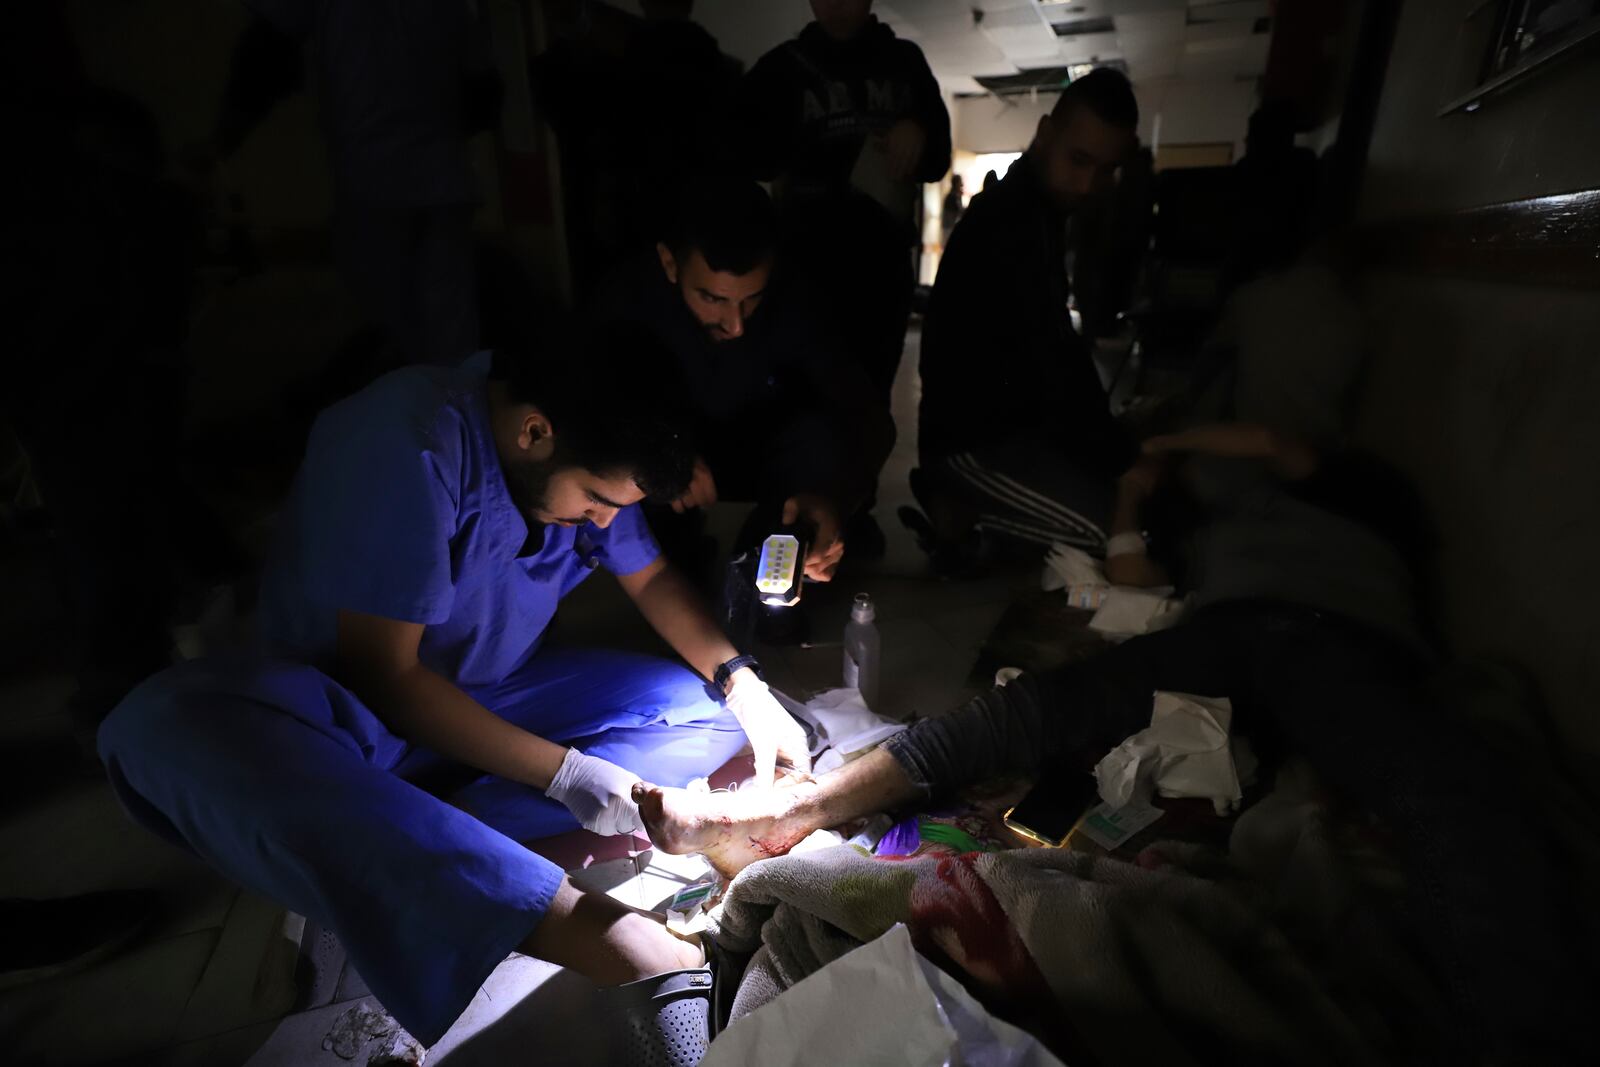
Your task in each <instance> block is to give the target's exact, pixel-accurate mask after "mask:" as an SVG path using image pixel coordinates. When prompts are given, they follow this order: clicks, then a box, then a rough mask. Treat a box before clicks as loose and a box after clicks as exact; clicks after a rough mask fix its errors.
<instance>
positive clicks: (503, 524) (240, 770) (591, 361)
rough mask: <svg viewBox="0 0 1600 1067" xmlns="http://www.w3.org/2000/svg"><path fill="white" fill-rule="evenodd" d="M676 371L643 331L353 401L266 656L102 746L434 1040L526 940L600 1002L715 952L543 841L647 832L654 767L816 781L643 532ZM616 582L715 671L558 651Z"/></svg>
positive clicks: (220, 857)
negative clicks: (593, 988) (642, 789)
mask: <svg viewBox="0 0 1600 1067" xmlns="http://www.w3.org/2000/svg"><path fill="white" fill-rule="evenodd" d="M659 363H660V361H659V360H654V361H652V360H651V359H650V358H649V356H648V355H647V354H646V353H645V352H643V351H642V348H641V345H640V344H639V343H638V342H637V341H634V340H632V339H627V340H625V341H617V340H602V341H600V342H598V343H592V344H590V345H589V346H587V349H586V350H585V351H576V350H574V349H573V348H571V347H569V346H550V347H547V348H545V349H543V350H540V351H538V352H537V353H534V352H514V351H498V352H496V353H495V355H494V358H493V361H492V363H491V361H490V359H489V358H488V354H487V353H483V354H480V355H479V356H478V357H475V358H474V359H473V360H470V361H468V363H467V364H465V365H464V366H462V367H457V368H421V367H413V368H406V369H404V370H400V371H396V372H394V373H392V374H390V375H388V376H387V377H385V378H382V379H380V380H379V381H377V382H376V383H374V384H373V385H372V386H370V387H368V388H367V389H365V390H363V391H362V392H360V393H358V394H356V395H355V396H353V397H351V398H349V399H348V400H345V401H343V402H341V403H340V404H338V405H335V406H334V407H333V408H330V409H329V410H328V411H326V412H324V413H323V415H322V416H321V418H320V419H319V420H318V422H317V425H316V426H315V428H314V429H313V431H312V434H311V437H310V441H309V443H308V446H307V451H306V458H305V462H304V464H303V465H302V468H301V471H300V474H299V477H298V478H297V480H296V484H295V488H294V490H293V491H292V494H291V497H290V500H289V502H288V504H287V506H286V509H285V513H284V516H283V519H282V524H281V544H280V551H279V552H278V553H277V556H276V559H275V561H274V562H273V564H272V566H271V568H270V570H269V572H268V576H267V579H266V581H265V583H264V588H263V597H262V603H261V610H260V615H261V622H262V628H263V630H264V631H265V633H266V635H267V636H268V637H269V639H270V644H271V654H270V655H269V656H249V657H235V658H227V659H214V660H209V661H208V660H201V661H195V662H191V663H187V664H184V665H182V666H180V667H176V668H173V669H172V670H169V671H166V672H164V673H162V674H160V675H157V676H156V677H155V678H152V679H151V680H149V681H148V682H146V683H145V684H144V685H142V686H140V687H139V688H138V689H136V690H134V692H133V693H132V694H131V695H130V696H129V697H128V698H127V699H126V700H125V701H124V702H123V703H122V704H121V705H120V706H119V707H118V708H117V709H116V710H115V711H113V712H112V714H111V716H110V717H109V718H108V719H107V721H106V725H105V726H104V727H103V728H102V730H101V732H100V738H99V744H100V751H101V755H102V758H103V759H104V761H105V764H106V767H107V770H108V773H109V774H110V777H111V780H112V782H113V784H114V786H115V788H116V790H117V792H118V794H119V796H120V798H121V799H122V801H123V803H124V804H125V806H126V807H127V808H128V810H129V812H130V813H131V814H132V815H133V816H134V817H135V818H136V819H137V820H138V821H139V822H141V823H143V824H144V825H146V826H148V827H150V828H151V829H153V830H155V831H156V832H157V833H159V834H161V835H162V836H163V837H166V838H167V839H169V840H172V841H174V842H175V843H178V844H180V845H183V846H186V847H188V848H190V849H192V850H193V851H194V852H196V853H197V854H199V855H200V856H202V857H203V858H205V859H206V860H207V861H208V862H210V863H212V864H214V865H215V866H216V867H218V868H219V869H221V870H222V871H223V872H225V873H226V874H227V875H228V876H230V877H231V878H233V879H235V880H236V881H238V882H240V883H242V884H244V885H246V886H249V887H251V888H252V889H254V890H256V891H258V892H260V893H262V894H264V895H267V896H269V897H272V898H273V899H276V900H279V901H282V902H283V903H284V904H286V905H287V906H289V907H291V908H293V909H294V910H296V911H298V912H301V913H303V914H306V915H309V916H313V917H316V918H317V919H319V920H320V921H322V922H324V923H325V924H327V925H328V926H330V927H332V928H333V929H334V930H335V931H336V932H337V933H338V935H339V937H340V939H341V940H342V941H343V942H344V944H345V945H346V947H347V948H348V950H349V951H350V954H351V957H352V959H353V960H354V961H355V962H356V965H357V966H358V967H359V969H360V971H361V974H362V975H363V976H364V977H366V978H367V979H368V981H369V982H370V983H371V985H372V988H373V991H374V992H375V993H376V994H377V995H378V996H379V998H380V999H381V1000H382V1001H383V1003H384V1005H385V1006H386V1007H387V1008H389V1009H390V1010H391V1011H392V1012H393V1013H394V1014H395V1016H396V1018H398V1019H399V1020H400V1022H401V1023H402V1024H403V1025H404V1026H405V1027H406V1028H407V1029H408V1030H410V1031H411V1033H412V1034H413V1035H414V1036H416V1037H417V1038H419V1039H420V1040H422V1041H423V1042H424V1043H432V1042H433V1041H436V1040H437V1039H438V1038H439V1037H440V1036H441V1035H442V1034H443V1032H444V1031H445V1029H447V1028H448V1026H449V1025H450V1023H451V1022H452V1021H453V1020H454V1019H455V1017H456V1015H458V1014H459V1013H460V1012H461V1010H462V1009H464V1008H465V1006H466V1005H467V1003H468V1002H469V1001H470V1000H471V999H472V996H473V994H474V993H475V992H476V991H477V989H478V987H479V986H480V985H481V984H482V982H483V980H484V979H485V978H486V977H487V976H488V974H489V972H490V971H491V970H493V969H494V967H495V966H496V965H498V964H499V962H500V961H501V960H502V959H503V958H504V957H505V956H506V955H507V954H508V953H510V952H512V951H519V952H523V953H527V954H530V955H534V956H538V957H540V958H543V959H547V960H551V961H553V962H556V963H559V964H562V965H564V966H570V967H573V968H575V969H577V970H578V971H580V972H581V973H583V974H585V975H587V976H588V977H590V978H591V979H592V980H594V981H596V982H597V983H600V984H615V983H622V982H629V981H634V980H639V979H643V978H645V977H648V976H652V975H657V974H660V973H661V972H664V971H671V970H675V969H679V968H683V967H692V966H694V965H695V964H696V963H697V962H698V958H699V956H698V950H691V949H690V947H689V946H687V945H685V944H683V943H682V942H678V941H677V940H676V939H674V938H673V937H672V936H671V935H669V934H668V933H667V932H666V931H665V930H664V929H663V928H661V927H660V926H659V925H658V924H656V923H654V922H652V921H650V920H649V919H647V918H645V917H643V916H640V915H637V914H635V913H632V912H630V911H628V910H627V909H625V908H622V907H621V906H620V905H617V904H616V903H615V902H613V901H610V900H609V899H608V898H605V897H603V896H600V895H591V894H586V893H581V892H579V891H578V890H577V889H576V888H575V887H573V886H572V885H571V884H570V883H569V882H568V881H567V880H566V878H565V877H564V875H563V873H562V871H561V870H560V868H558V867H556V866H555V865H554V864H551V863H550V862H549V861H547V860H545V859H543V858H542V857H539V856H537V855H536V854H534V853H533V852H530V851H528V850H527V849H525V848H524V847H523V846H522V845H521V844H520V842H524V841H527V840H529V839H532V838H538V837H544V836H548V835H550V834H554V833H559V832H561V831H564V830H568V829H572V828H575V827H577V826H579V825H582V826H584V827H586V828H588V829H589V830H592V831H594V832H596V833H600V834H623V833H629V832H631V831H634V830H636V829H638V828H639V826H640V818H639V812H638V809H637V807H636V806H635V803H634V801H633V799H632V797H631V795H630V794H631V791H632V789H633V787H634V786H635V785H636V784H637V783H638V782H639V781H640V780H641V779H645V780H650V779H651V776H652V775H653V774H662V775H664V776H670V778H671V779H672V780H673V781H674V784H679V785H683V784H687V783H688V782H689V781H690V780H691V779H692V778H695V777H699V776H703V775H706V774H709V773H711V772H712V771H714V770H716V769H717V768H718V767H719V766H721V765H722V764H723V763H724V762H726V761H727V760H728V759H730V758H731V757H732V756H734V755H735V754H736V753H737V752H738V751H739V750H740V749H741V748H742V747H743V746H744V744H745V742H746V740H747V739H748V741H749V742H750V744H751V745H752V747H753V748H754V749H755V752H756V757H757V762H758V771H757V779H758V782H761V783H763V784H767V783H770V782H771V781H772V777H773V769H774V765H775V764H782V765H784V766H786V767H792V768H793V769H795V770H798V771H801V772H803V771H805V770H807V769H808V766H809V761H808V758H807V751H806V743H805V737H804V732H803V730H802V729H801V728H800V726H799V725H798V723H796V722H795V720H794V719H792V718H791V717H790V716H789V715H788V714H787V712H785V711H784V710H783V709H782V707H781V706H780V705H779V704H778V703H777V701H776V700H775V699H774V698H773V696H772V695H771V694H770V693H769V692H768V690H767V687H766V685H765V683H763V682H762V680H761V678H760V677H759V675H758V673H757V667H756V664H755V661H754V660H753V659H752V658H750V657H748V656H741V655H739V653H738V650H737V649H735V648H734V647H733V646H732V645H731V644H730V643H729V642H728V641H727V639H726V638H725V637H724V636H723V634H722V633H721V631H720V630H719V629H718V628H717V626H716V624H715V623H714V622H713V620H712V619H711V617H710V616H709V615H708V613H707V612H706V610H705V609H704V608H703V607H702V606H701V604H700V603H699V601H698V600H697V598H696V597H695V595H694V594H693V592H692V591H691V589H690V587H689V586H688V584H687V583H686V582H685V581H684V580H683V579H682V578H681V577H680V576H679V575H678V574H677V573H676V572H675V571H674V570H673V569H672V568H671V567H669V566H668V565H667V564H666V563H665V561H664V560H662V559H661V558H660V556H659V552H658V550H657V548H656V545H655V542H654V541H653V540H652V538H651V536H650V534H649V531H648V530H647V529H646V528H645V525H644V521H643V518H642V517H641V515H640V512H639V507H638V505H639V503H640V502H641V501H642V500H643V499H645V497H646V496H647V495H654V496H657V497H660V498H666V499H674V498H676V497H678V496H681V495H682V493H683V492H684V490H685V487H686V486H687V485H688V483H689V479H690V473H691V470H692V465H693V451H692V449H691V448H690V447H689V444H688V437H687V434H686V432H685V430H684V427H683V425H682V422H681V419H680V412H681V410H682V408H681V406H680V405H677V404H675V403H673V402H672V393H671V392H670V391H669V390H667V389H664V388H663V387H662V386H661V384H660V382H659V378H660V375H659ZM593 368H604V370H605V373H606V384H605V387H604V388H601V387H600V386H599V385H597V383H596V382H595V381H594V380H593V376H592V373H591V371H592V369H593ZM600 567H604V568H605V569H606V570H608V571H610V572H611V573H612V574H614V575H615V576H616V578H617V581H618V582H619V583H620V584H621V586H622V587H623V589H624V590H625V591H626V592H627V593H628V595H629V597H630V598H631V599H632V600H633V602H634V604H635V605H636V606H637V607H638V609H639V611H640V612H641V613H642V614H643V615H644V616H645V618H646V619H647V620H648V621H649V622H650V624H651V625H652V626H653V627H654V628H655V630H656V631H657V632H658V633H660V634H661V636H662V637H663V638H665V639H666V641H667V642H668V644H670V645H671V646H672V647H673V649H674V650H675V651H677V652H678V654H679V655H680V656H681V657H683V660H684V661H685V662H686V663H687V664H688V665H689V668H692V669H685V667H683V666H681V665H680V664H678V663H674V662H669V661H665V660H658V659H654V658H651V657H647V656H637V655H628V654H623V653H617V652H608V651H603V650H596V649H576V648H568V647H560V646H553V645H551V644H550V643H549V642H548V641H547V640H546V630H547V628H548V626H549V623H550V622H551V620H552V618H553V617H554V614H555V611H556V608H557V605H558V603H559V601H560V599H561V598H562V596H564V595H565V594H566V593H568V592H569V591H571V590H572V589H573V588H575V587H576V586H577V585H578V584H580V583H581V582H582V581H583V580H584V579H586V578H587V577H588V575H589V573H590V572H591V571H592V570H595V569H597V568H600ZM706 679H710V680H711V685H709V686H708V685H707V684H706Z"/></svg>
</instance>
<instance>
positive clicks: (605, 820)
mask: <svg viewBox="0 0 1600 1067" xmlns="http://www.w3.org/2000/svg"><path fill="white" fill-rule="evenodd" d="M637 781H639V776H638V775H637V774H634V773H633V772H632V771H626V770H623V769H622V768H621V767H618V766H617V765H616V764H615V763H611V762H609V761H608V760H603V759H601V758H600V757H598V756H585V755H584V754H583V753H582V752H579V751H578V750H577V749H575V748H569V749H567V758H566V759H564V760H562V761H561V769H560V770H558V771H556V776H555V778H554V779H553V780H552V781H551V782H550V788H549V789H546V790H545V795H546V796H549V797H552V798H553V799H555V800H557V801H559V802H560V803H562V804H564V805H566V808H567V810H568V811H570V812H572V814H574V815H576V816H577V817H578V821H579V822H580V823H582V824H583V828H584V829H585V830H589V831H592V832H593V833H597V834H600V835H601V836H603V837H613V836H615V835H617V834H629V833H632V832H633V831H635V830H638V829H639V828H641V827H642V826H644V820H642V819H640V818H639V806H638V805H637V804H635V803H634V802H633V797H632V796H631V795H630V794H631V793H632V792H633V785H634V783H635V782H637Z"/></svg>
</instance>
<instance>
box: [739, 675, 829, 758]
mask: <svg viewBox="0 0 1600 1067" xmlns="http://www.w3.org/2000/svg"><path fill="white" fill-rule="evenodd" d="M728 710H729V711H731V712H733V717H734V718H735V719H738V720H739V725H740V726H741V727H743V729H744V735H745V737H747V738H749V739H750V747H751V748H752V749H754V750H755V754H756V785H758V786H761V787H767V786H770V785H772V782H773V779H774V777H775V776H776V773H777V769H778V768H779V767H782V768H783V769H784V770H785V771H788V772H791V773H799V774H802V775H805V774H810V773H811V754H810V752H809V750H808V749H807V748H806V731H805V728H804V727H802V726H801V725H800V724H799V723H798V722H797V721H795V717H794V716H793V715H790V714H789V713H788V712H787V711H785V710H784V707H783V705H782V704H780V703H778V698H777V697H775V696H773V695H772V690H770V689H768V688H767V683H766V682H763V681H762V680H761V679H760V678H758V677H757V676H756V672H755V671H752V670H751V669H750V668H748V667H746V668H745V669H743V670H741V671H735V672H734V675H733V678H732V679H731V681H730V684H729V687H728Z"/></svg>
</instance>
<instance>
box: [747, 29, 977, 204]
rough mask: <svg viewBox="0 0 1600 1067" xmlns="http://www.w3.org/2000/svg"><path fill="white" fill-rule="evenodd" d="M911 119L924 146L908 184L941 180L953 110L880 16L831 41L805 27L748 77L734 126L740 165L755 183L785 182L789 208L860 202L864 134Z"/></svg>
mask: <svg viewBox="0 0 1600 1067" xmlns="http://www.w3.org/2000/svg"><path fill="white" fill-rule="evenodd" d="M901 119H913V120H915V121H916V122H917V123H918V125H920V126H921V127H922V130H923V132H924V133H925V134H926V135H927V145H926V147H925V148H924V149H923V152H922V158H921V159H920V160H919V161H918V164H917V167H916V170H915V172H914V173H913V174H912V178H913V180H915V181H919V182H933V181H938V180H939V179H940V178H941V177H943V176H944V172H945V171H946V170H948V169H949V167H950V114H949V112H948V111H946V110H945V106H944V98H943V97H942V96H940V94H939V83H938V82H937V81H936V80H934V77H933V71H931V70H929V69H928V61H927V60H926V59H924V58H923V55H922V50H921V49H919V48H918V47H917V46H916V45H914V44H912V43H911V42H910V41H904V40H901V39H900V38H898V37H896V36H895V34H894V31H893V30H891V29H890V28H889V27H888V26H885V25H884V24H883V23H881V22H879V21H878V20H877V18H876V17H873V18H871V19H870V21H868V23H867V25H866V27H865V28H863V29H862V31H861V32H860V33H858V34H857V35H856V36H855V37H854V38H852V39H851V40H849V41H836V40H834V39H833V38H832V37H829V36H828V35H827V33H826V32H824V30H823V29H822V27H821V26H819V25H817V24H816V23H815V22H813V23H811V24H810V25H809V26H807V27H806V28H805V29H804V30H802V31H801V32H800V36H799V37H797V38H795V39H794V40H792V41H786V42H784V43H783V44H781V45H779V46H778V47H777V48H774V49H773V50H772V51H770V52H768V53H767V54H766V55H764V56H762V57H761V59H760V61H759V62H757V63H756V65H755V67H754V68H753V69H752V70H751V71H750V73H749V74H747V75H746V76H745V79H744V84H743V86H742V87H741V90H740V99H739V112H738V123H739V129H740V132H741V135H742V136H743V138H744V147H745V156H746V164H747V167H748V168H749V170H750V171H751V172H752V174H753V176H754V177H755V178H757V179H758V180H761V181H771V180H773V179H776V178H778V177H780V176H781V177H783V178H784V186H783V190H782V193H783V197H784V199H785V200H786V201H787V204H786V206H787V207H788V208H790V209H791V210H799V211H802V212H803V211H805V210H807V209H808V208H821V209H824V210H829V209H832V208H834V207H836V206H837V205H838V204H840V203H841V202H850V201H852V200H860V199H861V197H860V196H859V194H856V193H854V192H852V190H851V188H850V172H851V171H852V170H853V169H854V167H855V163H856V157H857V156H858V155H860V153H861V148H862V145H863V144H864V143H865V141H866V139H867V138H868V137H869V136H872V135H874V134H882V133H885V132H887V131H888V129H889V127H891V126H893V125H894V124H895V123H896V122H899V121H900V120H901Z"/></svg>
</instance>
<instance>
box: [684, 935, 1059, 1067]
mask: <svg viewBox="0 0 1600 1067" xmlns="http://www.w3.org/2000/svg"><path fill="white" fill-rule="evenodd" d="M751 1063H759V1064H761V1065H762V1067H800V1065H807V1067H809V1065H810V1064H817V1063H893V1064H897V1065H898V1064H903V1065H905V1067H948V1065H951V1064H961V1065H963V1067H1063V1065H1062V1063H1061V1061H1060V1060H1058V1059H1056V1058H1055V1056H1053V1055H1051V1054H1050V1052H1049V1051H1048V1050H1047V1049H1045V1048H1044V1046H1042V1045H1040V1044H1039V1042H1038V1040H1037V1039H1036V1038H1034V1037H1033V1036H1032V1035H1031V1034H1029V1033H1027V1032H1026V1031H1024V1030H1019V1029H1017V1028H1016V1027H1015V1026H1012V1025H1011V1024H1010V1023H1007V1022H1004V1021H1002V1020H1000V1019H996V1018H995V1017H994V1016H992V1015H990V1014H989V1013H988V1012H987V1011H985V1010H984V1009H983V1007H982V1006H981V1005H980V1004H979V1003H978V1002H977V1001H976V1000H973V999H972V997H971V995H969V994H968V993H967V991H966V990H965V989H963V988H961V984H960V983H959V982H957V981H956V980H955V979H954V978H951V977H950V976H949V975H947V974H945V973H944V972H943V971H941V970H939V968H937V967H935V966H934V965H933V964H931V963H929V962H928V961H927V960H925V959H923V958H922V957H921V956H919V955H918V954H917V952H916V950H915V949H913V948H912V947H911V935H910V934H909V933H907V931H906V928H905V926H904V924H901V923H896V924H895V925H894V926H892V927H890V928H889V930H888V932H887V933H885V934H884V935H883V936H882V937H880V938H878V939H877V940H876V941H871V942H869V943H867V944H865V945H862V946H861V947H860V948H858V949H856V950H854V951H853V952H848V953H846V954H845V955H843V956H840V957H839V958H838V959H836V960H834V961H833V962H832V963H830V964H828V965H827V966H826V967H824V968H822V969H821V970H819V971H817V972H815V973H813V974H810V975H807V976H806V977H805V978H803V979H801V980H800V981H799V982H797V983H796V984H795V985H793V986H792V987H790V988H789V989H788V990H787V991H785V992H784V994H783V995H782V996H780V997H778V998H777V999H775V1000H772V1001H769V1002H768V1003H766V1004H764V1005H762V1006H761V1007H759V1008H757V1009H756V1010H755V1011H753V1012H751V1013H750V1014H749V1015H746V1016H744V1017H743V1018H741V1019H740V1020H739V1021H737V1022H735V1023H734V1024H733V1025H732V1026H730V1027H728V1029H727V1030H725V1031H723V1032H722V1033H721V1034H720V1035H718V1036H717V1039H716V1040H715V1041H713V1042H711V1047H710V1048H709V1049H708V1050H707V1051H706V1055H705V1058H704V1059H702V1060H701V1061H700V1067H743V1065H745V1064H751Z"/></svg>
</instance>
